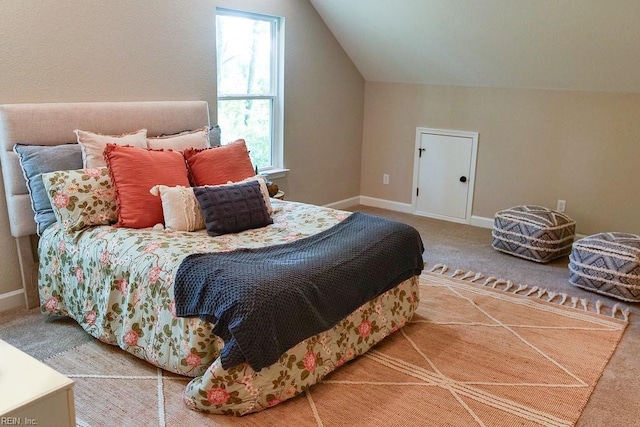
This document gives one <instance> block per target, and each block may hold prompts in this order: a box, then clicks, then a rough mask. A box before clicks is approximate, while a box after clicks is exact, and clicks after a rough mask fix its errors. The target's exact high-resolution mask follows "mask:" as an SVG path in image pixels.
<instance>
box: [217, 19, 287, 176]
mask: <svg viewBox="0 0 640 427" xmlns="http://www.w3.org/2000/svg"><path fill="white" fill-rule="evenodd" d="M216 37H217V43H216V48H217V62H218V65H217V68H218V69H217V73H218V124H219V125H220V128H221V129H222V134H223V138H224V139H223V141H224V142H229V141H234V140H236V139H239V138H243V139H244V140H245V141H246V142H247V147H248V148H249V152H250V153H249V155H250V156H251V160H252V161H253V163H254V165H255V166H257V167H258V168H259V170H260V172H264V173H269V171H272V172H275V171H277V170H281V169H282V167H283V160H282V159H283V155H282V140H283V135H282V133H283V131H282V128H283V124H282V123H283V119H282V117H283V115H282V112H283V105H282V100H283V96H282V66H281V61H282V55H281V47H282V43H281V39H282V19H281V18H278V17H274V16H267V15H257V14H254V13H247V12H239V11H233V10H228V9H217V12H216Z"/></svg>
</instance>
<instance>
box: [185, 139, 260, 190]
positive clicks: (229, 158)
mask: <svg viewBox="0 0 640 427" xmlns="http://www.w3.org/2000/svg"><path fill="white" fill-rule="evenodd" d="M184 158H185V159H187V165H188V167H189V174H190V178H191V180H192V183H193V185H194V186H201V185H219V184H226V183H227V182H229V181H231V182H238V181H242V180H243V179H245V178H249V177H251V176H255V174H256V172H255V170H254V169H253V164H252V163H251V159H250V158H249V151H248V150H247V145H246V144H245V141H244V139H239V140H237V141H234V142H232V143H229V144H227V145H221V146H219V147H213V148H205V149H194V148H192V149H189V148H188V149H186V150H184Z"/></svg>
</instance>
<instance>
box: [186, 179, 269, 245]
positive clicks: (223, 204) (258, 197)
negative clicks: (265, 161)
mask: <svg viewBox="0 0 640 427" xmlns="http://www.w3.org/2000/svg"><path fill="white" fill-rule="evenodd" d="M193 192H194V194H195V195H196V198H197V199H198V203H199V204H200V208H201V209H202V215H203V216H204V222H205V224H206V227H207V234H209V235H210V236H220V235H222V234H227V233H239V232H241V231H244V230H249V229H252V228H260V227H266V226H267V225H269V224H273V219H271V217H270V216H269V212H267V207H266V206H265V204H264V198H263V197H262V193H261V192H260V184H259V183H257V182H255V181H252V182H245V183H242V184H234V185H220V186H211V187H209V186H206V187H194V189H193Z"/></svg>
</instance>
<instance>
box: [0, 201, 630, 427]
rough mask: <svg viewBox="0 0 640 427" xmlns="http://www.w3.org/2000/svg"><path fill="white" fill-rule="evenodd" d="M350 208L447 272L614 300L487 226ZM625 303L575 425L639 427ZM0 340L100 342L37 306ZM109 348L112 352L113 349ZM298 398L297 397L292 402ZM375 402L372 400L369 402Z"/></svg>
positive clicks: (49, 350) (47, 347)
mask: <svg viewBox="0 0 640 427" xmlns="http://www.w3.org/2000/svg"><path fill="white" fill-rule="evenodd" d="M350 210H358V211H364V212H368V213H372V214H377V215H381V216H385V217H388V218H391V219H396V220H399V221H403V222H406V223H408V224H411V225H413V226H414V227H416V228H417V229H418V230H419V231H420V234H421V236H422V238H423V241H424V242H425V247H426V250H425V261H426V262H427V264H428V265H430V266H433V265H436V264H438V263H445V264H447V265H448V266H450V267H451V269H452V270H453V269H461V270H464V271H476V272H482V273H485V274H490V275H492V276H494V277H500V278H505V279H511V280H512V281H513V283H523V284H528V285H529V287H530V288H532V287H534V286H539V287H544V288H545V289H547V290H548V291H552V292H558V293H565V294H567V295H569V296H571V297H576V298H578V299H585V300H587V301H596V300H598V299H600V300H601V301H603V302H604V304H605V305H607V306H610V307H611V306H613V305H614V304H615V303H617V302H618V301H617V300H614V299H609V298H606V297H603V296H600V295H596V294H592V293H589V292H586V291H584V290H581V289H578V288H575V287H573V286H571V285H570V284H569V282H568V280H567V279H568V269H567V263H568V259H567V258H562V259H559V260H556V261H553V262H551V263H549V264H537V263H533V262H529V261H525V260H522V259H519V258H515V257H511V256H508V255H506V254H503V253H499V252H497V251H495V250H493V249H492V248H491V230H487V229H482V228H478V227H472V226H469V225H463V224H456V223H450V222H445V221H439V220H435V219H430V218H423V217H418V216H414V215H410V214H403V213H398V212H392V211H387V210H383V209H377V208H371V207H365V206H355V207H353V208H351V209H350ZM591 306H593V305H591ZM629 307H630V312H631V316H630V318H629V325H628V327H627V330H626V332H625V333H624V335H623V338H622V340H621V342H620V344H619V345H618V348H617V350H616V351H615V352H614V354H613V356H612V357H611V360H610V361H609V363H608V364H607V365H606V368H605V369H604V372H603V374H602V376H601V377H600V380H599V381H598V382H597V385H596V387H595V389H594V390H593V393H592V394H591V397H590V399H589V401H588V403H587V405H586V407H585V408H584V410H583V411H582V414H581V416H580V418H579V419H578V421H577V423H576V425H577V426H580V427H585V426H589V427H590V426H602V425H612V426H618V425H620V426H633V425H639V424H638V420H639V419H640V406H639V405H637V396H638V395H640V364H639V363H638V362H637V355H638V354H640V317H639V316H638V315H639V314H640V307H639V306H638V305H630V306H629ZM0 338H1V339H3V340H5V341H7V342H9V343H11V344H12V345H14V346H16V347H18V348H20V349H22V350H23V351H25V352H27V353H29V354H31V355H32V356H34V357H36V358H38V359H40V360H43V359H45V358H48V357H52V356H55V355H57V354H59V353H62V352H65V351H67V350H69V349H71V348H74V347H77V346H82V345H83V344H86V343H91V344H90V345H100V344H99V343H96V342H95V341H94V339H93V338H91V337H90V336H89V335H88V334H86V333H85V332H84V331H83V330H82V329H81V328H80V327H79V326H78V325H77V324H76V323H75V322H73V321H72V320H69V319H65V318H58V317H48V318H47V317H44V316H42V315H41V314H40V312H39V310H38V309H34V310H25V309H16V310H12V311H9V312H4V313H0ZM112 350H113V351H116V352H118V351H117V349H112ZM118 353H119V352H118ZM95 392H96V391H94V393H95ZM301 401H302V400H301V399H297V400H296V402H298V403H296V404H300V402H301ZM375 404H377V402H374V403H372V406H375ZM280 425H282V424H281V423H280Z"/></svg>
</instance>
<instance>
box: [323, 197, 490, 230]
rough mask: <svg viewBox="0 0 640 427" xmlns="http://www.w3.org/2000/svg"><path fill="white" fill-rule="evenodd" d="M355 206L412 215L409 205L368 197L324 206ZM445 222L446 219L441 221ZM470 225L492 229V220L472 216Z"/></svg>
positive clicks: (341, 207) (342, 207) (411, 207)
mask: <svg viewBox="0 0 640 427" xmlns="http://www.w3.org/2000/svg"><path fill="white" fill-rule="evenodd" d="M355 205H364V206H371V207H373V208H380V209H388V210H390V211H395V212H402V213H408V214H414V212H413V206H412V205H411V203H400V202H394V201H391V200H385V199H378V198H376V197H369V196H356V197H351V198H349V199H344V200H339V201H337V202H333V203H329V204H327V205H324V206H326V207H328V208H333V209H344V208H348V207H351V206H355ZM443 220H445V221H446V220H447V219H443ZM470 225H473V226H474V227H481V228H493V218H485V217H482V216H477V215H472V216H471V222H470Z"/></svg>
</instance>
